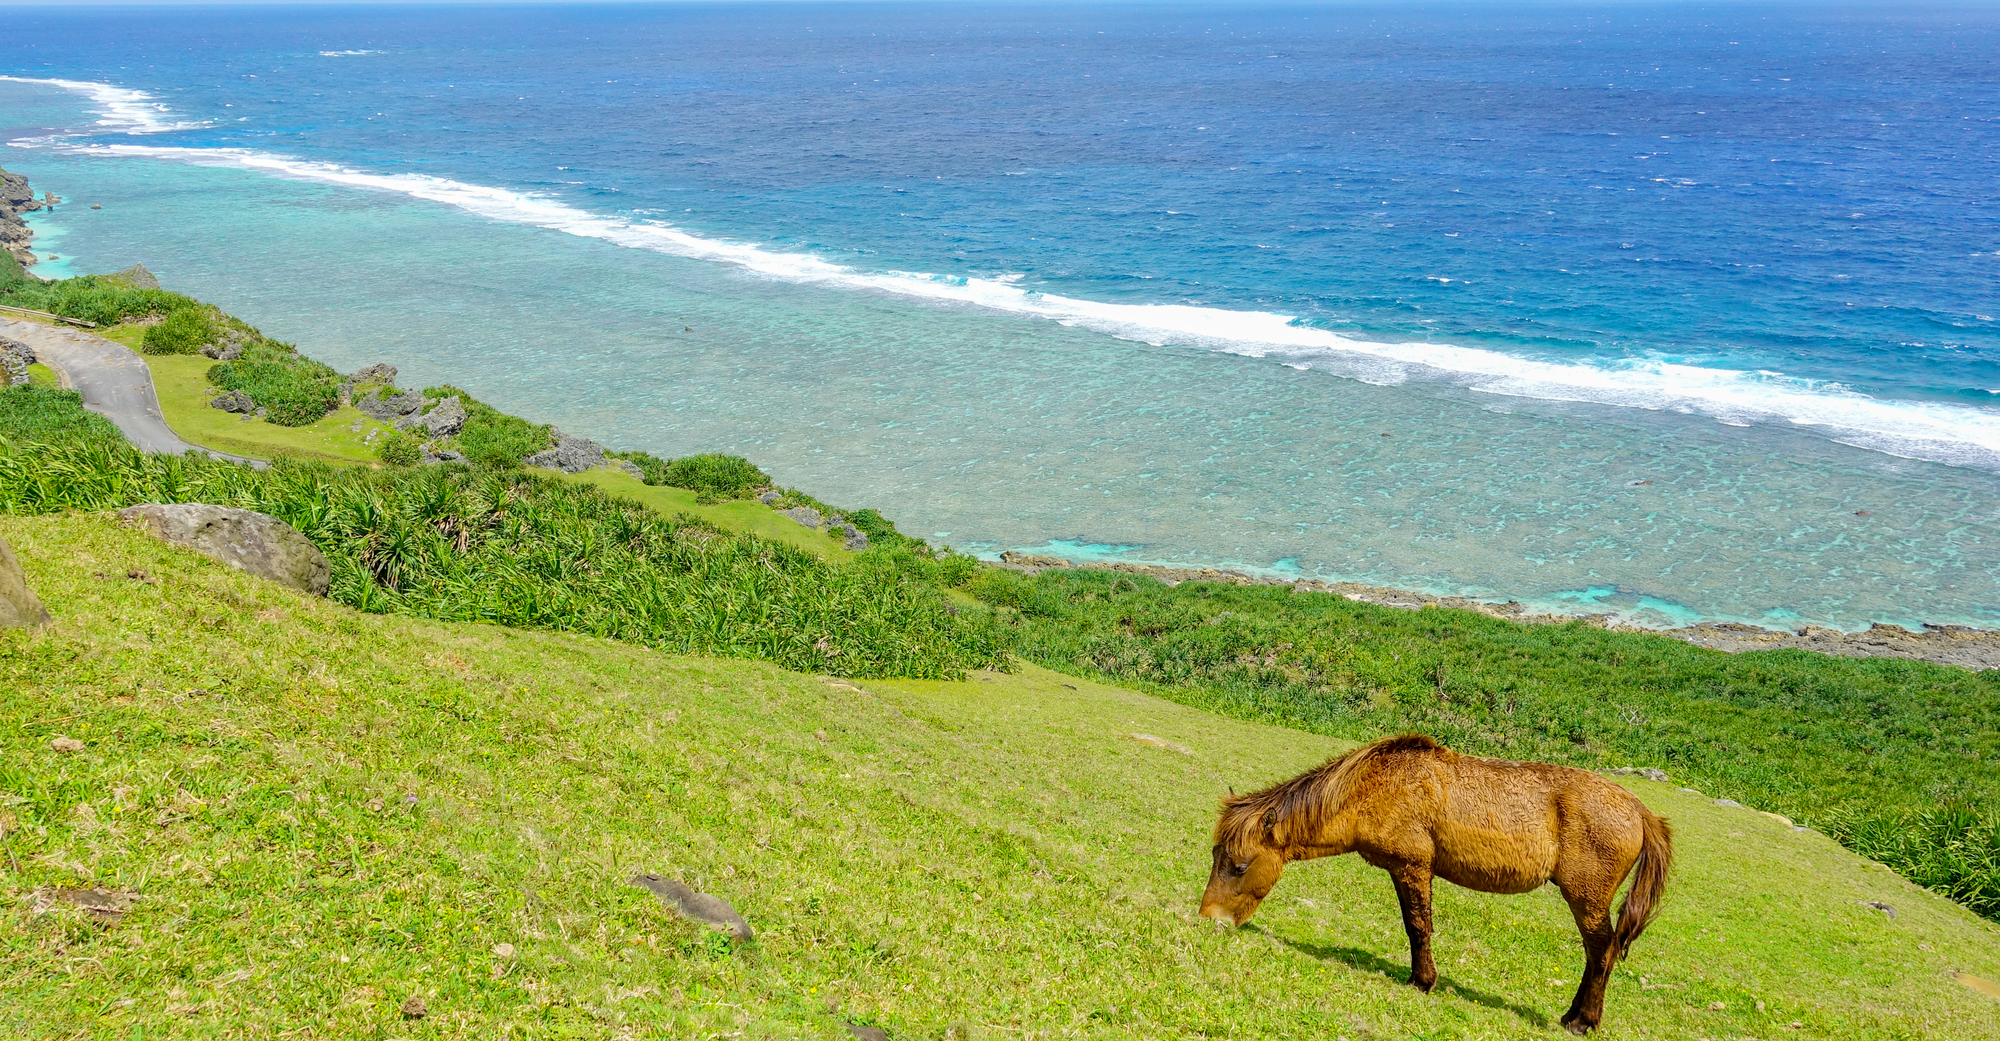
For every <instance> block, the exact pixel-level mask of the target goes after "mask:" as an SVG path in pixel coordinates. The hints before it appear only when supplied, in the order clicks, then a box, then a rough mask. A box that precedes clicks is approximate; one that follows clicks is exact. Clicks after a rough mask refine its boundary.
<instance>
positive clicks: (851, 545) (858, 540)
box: [842, 524, 868, 553]
mask: <svg viewBox="0 0 2000 1041" xmlns="http://www.w3.org/2000/svg"><path fill="white" fill-rule="evenodd" d="M842 545H845V546H846V547H847V548H848V549H851V550H853V551H854V552H856V553H859V552H861V551H862V550H864V549H867V548H868V533H867V532H865V531H862V530H861V529H859V528H857V527H855V526H854V525H852V524H849V525H848V526H847V541H846V542H844V543H842Z"/></svg>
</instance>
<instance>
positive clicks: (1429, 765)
mask: <svg viewBox="0 0 2000 1041" xmlns="http://www.w3.org/2000/svg"><path fill="white" fill-rule="evenodd" d="M1342 853H1360V854H1361V859H1363V860H1365V861H1367V862H1368V863H1370V864H1373V865H1375V866H1376V867H1379V868H1382V869H1383V870H1385V871H1387V872H1389V877H1390V878H1392V879H1394V880H1395V883H1396V899H1397V900H1398V901H1399V902H1401V904H1402V905H1403V928H1404V929H1405V930H1406V931H1407V932H1408V933H1409V934H1410V983H1411V984H1412V985H1413V986H1415V987H1416V988H1417V989H1418V990H1421V991H1429V990H1430V989H1431V986H1432V985H1433V984H1435V983H1436V982H1437V966H1436V965H1435V964H1433V963H1432V961H1431V879H1432V878H1433V877H1437V878H1442V879H1444V880H1445V881H1447V882H1453V883H1456V884H1458V885H1461V886H1464V887H1466V888H1467V889H1477V890H1479V891H1480V892H1483V893H1526V892H1529V891H1531V890H1533V889H1535V888H1537V887H1539V886H1541V885H1542V884H1543V883H1544V882H1554V883H1555V884H1556V886H1557V888H1559V889H1560V890H1562V895H1563V899H1564V900H1567V901H1568V902H1569V909H1570V913H1571V914H1573V915H1575V916H1576V927H1577V929H1578V930H1579V931H1580V932H1582V933H1583V950H1584V955H1583V982H1582V983H1580V984H1578V985H1577V988H1576V999H1575V1000H1574V1001H1571V1002H1570V1006H1569V1011H1568V1012H1567V1013H1565V1014H1564V1015H1563V1019H1562V1024H1563V1026H1564V1027H1567V1028H1568V1029H1569V1031H1570V1032H1571V1033H1573V1034H1587V1033H1589V1032H1590V1031H1591V1030H1592V1029H1593V1028H1595V1027H1596V1026H1597V1024H1598V1021H1599V1020H1601V1019H1603V1017H1604V984H1605V981H1606V980H1607V979H1608V978H1609V977H1610V975H1611V969H1612V967H1613V966H1615V965H1617V964H1618V962H1619V960H1620V959H1621V958H1623V957H1624V956H1625V952H1626V950H1628V949H1629V948H1630V947H1631V946H1632V941H1634V940H1637V939H1638V938H1639V934H1640V933H1642V932H1644V931H1645V929H1646V926H1647V924H1649V923H1650V922H1651V921H1652V920H1653V916H1654V915H1655V914H1657V913H1658V912H1659V906H1660V894H1661V893H1662V892H1663V891H1664V890H1665V889H1666V885H1667V868H1668V866H1669V865H1670V864H1671V863H1672V861H1673V856H1674V840H1673V830H1672V829H1671V828H1668V827H1667V822H1666V821H1664V820H1661V819H1660V818H1658V817H1655V816H1654V815H1653V814H1652V813H1651V812H1650V811H1648V810H1647V809H1646V807H1645V806H1643V805H1641V804H1640V802H1639V800H1638V799H1637V798H1635V797H1633V795H1632V793H1630V792H1628V791H1626V790H1625V789H1623V788H1621V787H1619V786H1618V785H1616V784H1613V783H1611V782H1610V781H1607V780H1605V779H1604V778H1602V777H1599V776H1597V775H1596V774H1593V773H1590V772H1588V771H1584V770H1578V769H1576V768H1574V767H1568V766H1551V765H1549V764H1547V763H1515V762H1508V761H1506V760H1501V759H1480V758H1477V757H1475V756H1469V755H1459V754H1458V753H1456V752H1453V751H1451V750H1450V749H1448V748H1445V747H1444V746H1442V745H1440V744H1438V743H1437V742H1436V741H1433V740H1431V739H1430V738H1428V737H1425V736H1423V735H1422V734H1408V735H1404V736H1402V737H1391V738H1386V739H1384V740H1381V741H1377V742H1375V743H1374V744H1372V745H1367V746H1365V747H1362V748H1358V749H1355V750H1354V751H1352V752H1349V753H1347V754H1346V755H1342V756H1338V757H1336V758H1334V759H1331V760H1329V761H1328V762H1327V763H1326V765H1324V766H1321V767H1319V768H1317V769H1314V770H1308V771H1306V772H1305V773H1302V774H1300V775H1299V776H1297V777H1294V778H1292V779H1291V780H1289V781H1286V782H1284V783H1282V784H1277V785H1273V786H1271V787H1269V788H1266V789H1264V790H1263V791H1261V792H1254V793H1252V794H1249V795H1234V794H1232V795H1231V796H1230V797H1229V798H1227V799H1224V800H1223V801H1222V818H1221V820H1219V821H1217V822H1216V825H1215V867H1214V870H1213V871H1212V872H1211V873H1210V874H1209V877H1208V890H1207V891H1206V892H1204V893H1202V895H1201V913H1202V915H1203V916H1204V917H1207V918H1213V919H1215V920H1216V921H1219V922H1222V923H1224V924H1228V925H1242V924H1243V923H1244V922H1245V921H1248V920H1249V918H1250V916H1251V915H1252V914H1254V913H1256V910H1257V905H1258V904H1259V903H1261V902H1262V901H1263V899H1264V897H1266V896H1268V895H1269V894H1270V892H1271V887H1272V886H1274V885H1277V883H1278V876H1279V875H1281V874H1283V873H1284V870H1285V865H1286V864H1287V863H1289V862H1291V861H1294V860H1311V859H1313V858H1314V857H1334V856H1339V855H1340V854H1342ZM1628 873H1629V874H1631V876H1632V891H1631V892H1630V893H1629V894H1627V895H1626V897H1625V905H1624V906H1623V907H1621V908H1619V910H1618V918H1617V921H1616V922H1613V920H1612V918H1611V901H1612V898H1613V897H1615V896H1617V895H1618V887H1619V886H1620V885H1621V884H1622V883H1623V882H1624V881H1625V876H1626V875H1627V874H1628Z"/></svg>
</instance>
